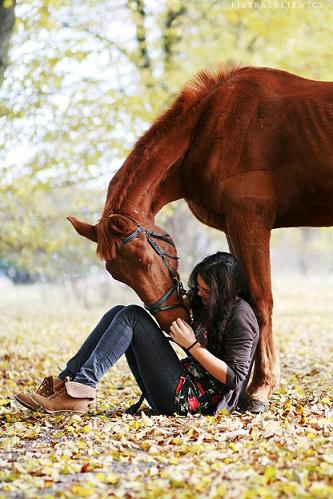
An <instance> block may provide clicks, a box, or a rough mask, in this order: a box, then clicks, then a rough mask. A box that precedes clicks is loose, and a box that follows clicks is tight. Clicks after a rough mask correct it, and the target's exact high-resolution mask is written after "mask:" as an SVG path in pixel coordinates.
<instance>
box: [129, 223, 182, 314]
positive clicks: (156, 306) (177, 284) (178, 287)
mask: <svg viewBox="0 0 333 499" xmlns="http://www.w3.org/2000/svg"><path fill="white" fill-rule="evenodd" d="M123 216H126V218H129V219H130V220H131V221H132V222H133V223H135V225H136V229H135V230H134V231H133V232H131V233H130V234H128V236H125V237H124V238H122V239H121V243H122V245H124V244H127V243H129V242H131V241H133V240H134V239H135V238H136V237H138V235H139V234H141V233H142V232H143V233H144V234H145V235H146V237H147V241H148V243H149V244H150V246H151V247H152V248H153V250H154V251H155V252H156V253H157V254H158V255H159V256H160V257H161V258H162V261H163V263H164V265H165V266H166V268H167V269H168V272H169V275H170V277H171V279H172V280H173V285H172V286H171V287H170V288H169V289H168V290H167V291H166V292H165V293H164V295H162V296H161V298H159V299H158V300H157V301H155V302H154V303H151V304H150V305H148V304H147V303H144V307H145V309H146V310H148V312H151V313H153V314H155V313H156V312H164V311H165V310H171V309H173V308H179V307H182V308H185V309H186V310H187V307H186V306H185V304H184V303H183V299H182V297H183V296H184V295H185V294H186V291H185V290H184V287H183V284H182V283H181V281H180V280H179V278H178V274H177V272H175V271H174V270H173V268H172V267H171V266H170V264H169V262H168V258H171V259H172V260H179V258H178V257H177V256H173V255H170V254H169V253H166V252H165V251H163V250H162V248H161V247H160V246H159V245H158V243H157V242H156V241H154V240H153V239H152V238H155V239H160V240H161V241H165V242H166V243H168V244H171V245H172V246H173V247H174V248H175V247H176V246H175V244H174V242H173V241H172V239H171V238H170V236H169V234H167V233H164V234H159V233H158V232H154V231H152V230H149V229H145V228H144V227H142V225H140V224H139V223H138V222H137V221H136V220H134V219H133V218H131V217H129V216H128V215H123ZM175 292H177V296H178V299H179V301H178V302H177V303H173V304H172V305H164V306H162V305H163V303H165V302H166V301H167V300H168V298H170V296H172V295H173V294H174V293H175Z"/></svg>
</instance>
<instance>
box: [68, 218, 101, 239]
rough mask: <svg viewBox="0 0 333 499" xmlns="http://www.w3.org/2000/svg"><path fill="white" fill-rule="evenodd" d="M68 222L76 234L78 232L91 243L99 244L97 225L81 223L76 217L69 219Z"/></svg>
mask: <svg viewBox="0 0 333 499" xmlns="http://www.w3.org/2000/svg"><path fill="white" fill-rule="evenodd" d="M67 220H69V221H70V223H71V224H72V225H73V227H74V229H75V230H76V232H78V233H79V234H80V235H81V236H83V237H86V238H87V239H90V241H93V242H94V243H97V230H96V227H95V225H90V224H86V223H84V222H80V220H78V219H77V218H75V217H67Z"/></svg>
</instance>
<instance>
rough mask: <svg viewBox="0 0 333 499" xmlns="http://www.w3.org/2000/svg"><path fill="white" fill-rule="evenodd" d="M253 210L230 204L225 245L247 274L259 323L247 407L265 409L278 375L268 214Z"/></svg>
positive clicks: (252, 409) (258, 409)
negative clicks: (231, 206)
mask: <svg viewBox="0 0 333 499" xmlns="http://www.w3.org/2000/svg"><path fill="white" fill-rule="evenodd" d="M254 212H255V213H254ZM257 213H258V210H251V211H247V210H246V209H244V208H237V207H233V208H232V210H231V211H230V213H229V214H228V216H227V233H228V240H229V245H230V247H231V250H232V252H233V253H234V255H235V256H236V257H237V258H238V259H239V260H240V261H241V263H242V265H243V268H244V270H245V273H246V275H247V278H248V283H249V292H250V296H251V300H252V303H251V304H252V306H253V308H254V310H255V313H256V315H257V318H258V322H259V326H260V336H259V343H258V348H257V352H256V359H255V367H254V375H253V380H252V383H251V386H250V387H249V389H248V395H249V400H248V405H247V409H248V410H250V411H252V412H262V411H263V410H265V408H266V407H267V406H268V399H269V396H270V395H271V393H272V391H273V389H274V387H275V386H276V384H277V383H278V378H279V367H278V359H277V355H276V352H275V348H274V343H273V336H272V310H273V297H272V290H271V271H270V257H269V243H270V232H271V231H270V223H269V216H268V214H266V217H261V216H258V214H257ZM259 213H260V211H259Z"/></svg>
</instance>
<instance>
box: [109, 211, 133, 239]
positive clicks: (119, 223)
mask: <svg viewBox="0 0 333 499" xmlns="http://www.w3.org/2000/svg"><path fill="white" fill-rule="evenodd" d="M108 226H109V228H110V229H111V230H112V231H114V232H116V233H117V234H120V235H122V236H123V235H124V234H129V233H130V232H133V230H134V228H135V226H134V222H132V220H129V219H128V218H127V217H124V216H123V215H110V216H109V223H108Z"/></svg>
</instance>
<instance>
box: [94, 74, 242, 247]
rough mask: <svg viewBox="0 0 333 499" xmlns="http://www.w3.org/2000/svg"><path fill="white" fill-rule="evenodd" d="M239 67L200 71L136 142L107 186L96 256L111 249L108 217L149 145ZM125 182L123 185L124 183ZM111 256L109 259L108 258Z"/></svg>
mask: <svg viewBox="0 0 333 499" xmlns="http://www.w3.org/2000/svg"><path fill="white" fill-rule="evenodd" d="M242 69H245V68H244V67H243V66H240V65H232V66H229V67H226V66H216V67H214V68H211V69H208V70H207V69H206V70H203V71H200V72H199V73H198V74H197V75H196V76H194V78H192V79H191V80H189V81H188V83H187V84H186V85H185V86H184V88H183V89H182V90H181V92H180V93H179V94H178V95H177V96H176V98H175V99H174V101H173V102H172V104H171V105H170V106H169V108H168V109H167V110H166V111H165V112H164V113H163V114H161V115H160V116H159V117H158V118H157V119H156V120H155V121H154V123H153V124H152V125H151V127H150V128H149V129H148V130H147V131H146V132H145V133H144V134H143V135H142V136H141V137H140V138H139V139H138V140H137V141H136V143H135V144H134V147H133V148H132V151H131V153H130V154H129V156H128V158H127V160H126V161H125V163H124V165H123V166H122V167H121V168H120V170H118V172H117V173H116V175H115V176H114V177H113V179H112V180H111V182H110V185H109V189H108V194H107V199H106V203H105V206H104V210H103V214H102V217H101V220H100V222H99V224H98V225H99V227H98V254H99V255H100V256H102V257H103V255H105V253H108V252H109V251H110V247H111V246H112V241H111V239H112V234H110V229H109V227H108V217H109V216H110V214H112V213H114V211H117V210H119V209H120V206H121V203H122V201H123V199H124V198H125V197H126V195H127V193H128V190H129V189H130V188H131V184H132V180H133V178H134V176H135V175H137V174H138V173H139V172H140V170H141V168H143V167H144V161H142V159H143V155H144V152H145V151H147V148H148V147H149V145H151V144H154V143H156V141H158V139H159V138H160V137H161V136H165V135H167V134H168V132H169V130H170V129H172V128H173V127H174V126H175V125H176V124H177V122H178V121H179V120H180V119H181V118H182V117H184V115H186V114H187V113H188V111H189V110H190V109H193V106H195V105H197V104H199V103H200V101H201V100H202V99H203V98H204V97H206V96H207V95H209V94H210V93H211V92H212V91H213V90H214V89H216V88H217V87H218V86H219V85H221V83H223V82H225V81H226V80H228V79H230V78H231V77H233V76H234V75H235V74H237V73H238V72H239V71H240V70H242ZM124 178H125V179H126V182H123V179H124ZM110 256H111V255H110Z"/></svg>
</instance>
